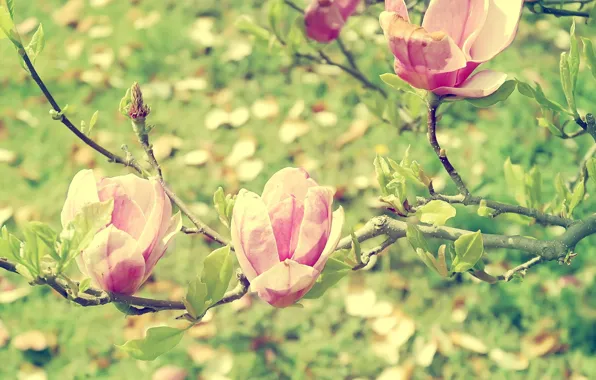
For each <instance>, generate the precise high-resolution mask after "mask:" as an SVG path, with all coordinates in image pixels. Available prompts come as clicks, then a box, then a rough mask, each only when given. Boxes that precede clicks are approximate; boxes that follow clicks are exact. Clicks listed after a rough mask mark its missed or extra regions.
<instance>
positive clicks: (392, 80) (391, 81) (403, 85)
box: [379, 73, 414, 108]
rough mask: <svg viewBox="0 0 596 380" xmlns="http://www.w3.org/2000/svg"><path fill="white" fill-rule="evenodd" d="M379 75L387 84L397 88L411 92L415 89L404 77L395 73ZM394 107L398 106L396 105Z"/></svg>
mask: <svg viewBox="0 0 596 380" xmlns="http://www.w3.org/2000/svg"><path fill="white" fill-rule="evenodd" d="M379 77H380V78H381V80H382V81H383V82H384V83H385V84H386V85H388V86H390V87H392V88H394V89H396V90H399V91H404V92H410V93H411V92H412V91H414V90H413V89H412V86H410V85H409V84H408V83H407V82H406V81H404V80H403V79H401V78H400V77H398V76H397V75H395V74H392V73H385V74H381V75H380V76H379ZM394 108H396V107H394Z"/></svg>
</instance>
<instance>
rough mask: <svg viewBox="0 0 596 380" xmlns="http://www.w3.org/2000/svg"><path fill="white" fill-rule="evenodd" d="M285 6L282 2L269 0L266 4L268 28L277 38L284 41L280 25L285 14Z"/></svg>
mask: <svg viewBox="0 0 596 380" xmlns="http://www.w3.org/2000/svg"><path fill="white" fill-rule="evenodd" d="M286 10H287V8H286V4H285V2H284V0H269V3H268V4H267V20H269V26H270V27H271V30H273V33H274V34H275V35H276V36H277V38H279V39H281V40H284V38H283V37H284V36H283V34H282V30H281V29H282V28H281V24H282V21H283V19H284V17H285V14H286Z"/></svg>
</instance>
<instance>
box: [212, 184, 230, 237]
mask: <svg viewBox="0 0 596 380" xmlns="http://www.w3.org/2000/svg"><path fill="white" fill-rule="evenodd" d="M213 206H214V207H215V210H216V211H217V214H218V215H219V220H220V221H221V223H222V224H223V225H224V226H226V227H228V228H230V222H231V220H230V217H229V216H228V215H230V216H231V213H228V198H227V197H226V195H225V193H224V189H223V188H222V187H221V186H220V187H219V188H218V189H217V190H216V191H215V193H213Z"/></svg>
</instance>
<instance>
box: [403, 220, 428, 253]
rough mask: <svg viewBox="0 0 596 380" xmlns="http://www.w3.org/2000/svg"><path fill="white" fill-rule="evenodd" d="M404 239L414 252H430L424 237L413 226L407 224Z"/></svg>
mask: <svg viewBox="0 0 596 380" xmlns="http://www.w3.org/2000/svg"><path fill="white" fill-rule="evenodd" d="M406 238H407V239H408V242H410V244H411V245H412V248H414V250H417V249H422V250H423V251H425V252H430V248H429V247H428V243H427V242H426V237H425V236H424V234H423V233H422V231H420V229H419V228H418V227H416V226H415V225H413V224H408V226H407V227H406Z"/></svg>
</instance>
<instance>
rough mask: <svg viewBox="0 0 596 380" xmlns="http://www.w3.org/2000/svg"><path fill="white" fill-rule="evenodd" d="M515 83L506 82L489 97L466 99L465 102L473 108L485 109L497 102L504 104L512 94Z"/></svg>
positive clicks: (512, 81) (511, 81) (513, 81)
mask: <svg viewBox="0 0 596 380" xmlns="http://www.w3.org/2000/svg"><path fill="white" fill-rule="evenodd" d="M516 86H517V82H516V81H515V80H508V81H506V82H505V83H503V84H502V85H501V87H499V89H498V90H497V91H495V92H493V93H492V94H490V95H489V96H485V97H483V98H466V101H467V102H468V103H470V104H472V105H473V106H474V107H479V108H485V107H490V106H492V105H495V104H497V103H499V102H504V101H505V100H507V99H508V98H509V96H511V94H513V91H515V87H516Z"/></svg>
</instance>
